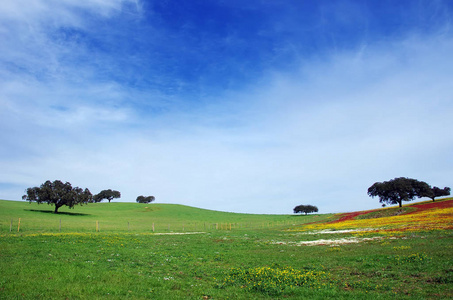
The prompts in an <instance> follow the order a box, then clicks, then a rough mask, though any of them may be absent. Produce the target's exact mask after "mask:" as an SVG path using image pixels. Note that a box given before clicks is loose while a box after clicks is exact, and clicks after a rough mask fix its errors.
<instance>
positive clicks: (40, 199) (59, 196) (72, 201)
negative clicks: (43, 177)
mask: <svg viewBox="0 0 453 300" xmlns="http://www.w3.org/2000/svg"><path fill="white" fill-rule="evenodd" d="M26 193H27V194H26V195H23V196H22V199H23V200H27V201H30V202H33V201H34V202H37V203H38V204H41V203H47V204H49V205H55V210H54V213H56V214H57V213H58V209H59V208H60V207H62V206H63V205H66V206H69V207H70V208H74V205H79V204H80V205H82V204H86V203H88V202H91V201H92V199H93V195H92V194H91V192H90V190H88V189H85V190H83V189H81V188H79V187H74V188H73V187H72V186H71V184H70V183H69V182H66V183H63V182H61V181H60V180H55V181H54V182H51V181H50V180H47V181H46V182H44V183H43V184H41V186H40V187H32V188H28V189H27V190H26Z"/></svg>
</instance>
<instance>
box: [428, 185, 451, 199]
mask: <svg viewBox="0 0 453 300" xmlns="http://www.w3.org/2000/svg"><path fill="white" fill-rule="evenodd" d="M450 191H451V189H450V188H449V187H444V188H443V189H441V188H438V187H437V186H435V187H433V188H432V189H431V193H430V195H429V196H428V197H429V198H431V199H432V200H433V201H434V198H436V197H442V196H449V195H450Z"/></svg>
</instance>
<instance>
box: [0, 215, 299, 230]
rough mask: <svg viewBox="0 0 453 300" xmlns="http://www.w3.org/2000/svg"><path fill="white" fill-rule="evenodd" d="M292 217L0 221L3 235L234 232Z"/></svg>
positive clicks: (287, 222)
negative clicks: (250, 220)
mask: <svg viewBox="0 0 453 300" xmlns="http://www.w3.org/2000/svg"><path fill="white" fill-rule="evenodd" d="M292 223H293V222H291V220H284V221H274V222H216V223H214V222H208V221H207V222H203V221H196V222H182V221H169V222H165V221H159V220H156V221H155V222H152V221H150V222H135V221H114V220H103V219H99V220H84V221H80V220H63V219H58V220H55V219H53V220H42V221H40V222H37V221H36V220H35V219H27V218H10V219H7V220H5V219H3V220H0V234H17V233H40V232H42V233H46V232H52V233H53V232H106V233H109V232H110V233H120V232H150V233H165V232H209V231H218V230H224V231H232V230H251V229H265V228H277V227H278V228H282V227H288V226H292V225H295V224H292Z"/></svg>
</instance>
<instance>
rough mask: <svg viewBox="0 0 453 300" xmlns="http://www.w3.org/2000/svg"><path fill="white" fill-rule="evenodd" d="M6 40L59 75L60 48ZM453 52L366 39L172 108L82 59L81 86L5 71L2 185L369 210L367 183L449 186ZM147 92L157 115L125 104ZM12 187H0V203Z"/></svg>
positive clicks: (442, 40)
mask: <svg viewBox="0 0 453 300" xmlns="http://www.w3.org/2000/svg"><path fill="white" fill-rule="evenodd" d="M5 3H6V4H2V5H0V17H1V16H2V14H3V15H5V14H8V16H13V17H14V18H16V19H17V20H19V19H24V18H28V19H29V20H31V21H32V20H39V18H42V17H43V16H44V15H47V12H48V10H49V9H50V8H51V7H52V6H51V5H50V4H48V2H44V1H34V2H31V4H30V5H31V6H32V7H33V6H34V8H33V10H30V12H27V10H23V11H22V10H20V13H19V12H18V13H17V14H19V15H17V16H14V14H15V13H14V11H15V10H16V9H17V6H16V5H18V4H14V3H13V2H5ZM52 3H53V4H54V5H55V6H56V7H57V11H60V12H62V14H61V16H65V11H66V7H69V6H72V7H74V6H77V5H84V7H80V8H81V9H84V10H85V9H88V10H89V11H92V12H96V11H98V10H99V11H100V13H101V14H102V15H110V14H114V13H115V11H116V10H117V9H120V8H121V7H122V6H121V5H122V4H121V1H117V2H107V1H105V2H104V1H91V2H86V3H85V4H76V2H64V3H65V4H61V5H60V4H57V2H52ZM58 3H59V2H58ZM77 3H79V2H77ZM112 3H113V4H112ZM8 5H9V6H8ZM31 11H33V15H30V14H32V12H31ZM66 13H67V14H72V15H71V16H69V17H67V18H66V17H65V18H63V17H62V19H61V20H59V19H58V20H57V21H55V22H58V26H63V25H65V23H64V22H68V23H67V24H66V25H68V26H69V25H70V26H83V25H82V24H81V23H82V22H84V21H82V19H79V16H78V14H77V13H74V11H73V10H72V9H71V10H67V12H66ZM11 18H12V17H11ZM55 18H57V17H55ZM58 18H60V17H58ZM63 19H64V20H63ZM65 20H67V21H65ZM31 21H30V22H31ZM38 23H39V22H38V21H36V22H35V24H38ZM2 24H3V25H4V24H5V23H2ZM2 28H3V29H4V28H5V27H2ZM38 33H39V32H38ZM6 35H7V36H8V34H6ZM32 36H35V37H36V39H37V40H35V42H33V38H32ZM9 38H10V39H11V40H12V41H16V42H17V43H19V44H20V45H18V46H17V49H21V51H19V53H18V54H17V56H14V55H16V54H14V53H12V52H14V51H12V50H11V49H14V48H15V47H16V46H14V47H1V46H0V51H2V52H1V53H2V54H6V55H7V56H8V58H9V60H10V61H17V60H21V61H23V64H24V65H26V66H29V68H27V70H40V68H48V65H49V64H52V63H55V69H54V70H57V69H58V66H59V64H60V63H62V62H61V53H64V52H65V51H68V49H67V48H65V47H63V48H61V49H60V48H59V46H58V45H56V44H55V43H50V44H49V47H50V48H49V53H48V55H46V54H42V53H45V51H44V52H40V53H41V54H40V55H37V56H36V55H34V54H33V53H31V54H30V53H28V52H29V50H31V48H28V47H25V46H24V45H25V44H26V43H25V42H23V41H17V40H16V39H13V37H12V36H9ZM25 39H26V40H27V41H32V43H31V46H30V47H37V46H42V45H47V42H48V40H47V36H46V34H44V33H42V35H39V34H38V35H34V33H33V34H32V33H30V35H28V36H25ZM21 47H23V48H21ZM69 49H73V48H69ZM8 51H11V52H8ZM452 52H453V40H452V39H451V37H449V36H437V37H425V36H419V37H417V36H414V37H411V38H408V39H407V40H404V41H397V42H392V43H386V44H384V43H382V44H378V43H377V44H374V45H366V47H365V46H363V47H361V48H359V49H358V50H357V51H356V52H343V53H336V54H332V56H330V57H325V58H324V60H322V61H321V60H319V61H310V62H305V63H303V64H302V65H301V68H300V71H299V72H297V73H292V74H286V73H285V74H270V75H269V77H268V78H269V79H268V81H267V82H266V84H257V85H256V86H254V87H251V88H250V89H249V90H246V91H243V92H236V93H234V94H233V93H230V94H226V93H225V94H223V95H221V96H222V97H223V98H222V101H215V100H216V99H213V104H210V105H206V106H205V107H201V108H200V107H198V108H196V109H195V108H191V109H187V106H185V107H183V108H180V107H178V106H177V105H175V103H176V104H177V103H183V102H184V99H170V100H169V102H171V105H170V106H165V105H162V106H160V105H161V103H162V101H161V100H160V99H161V97H162V96H161V95H159V94H158V93H153V92H148V91H145V92H144V91H142V90H135V89H134V88H131V87H125V86H123V85H121V84H118V83H114V82H113V81H97V80H91V78H92V77H90V76H85V75H86V74H90V72H91V69H90V66H89V65H88V66H87V65H82V66H80V67H79V68H78V70H77V71H78V72H80V74H81V76H80V79H79V80H78V81H77V80H74V78H75V77H76V76H69V77H68V75H67V71H65V72H62V73H59V72H53V73H52V72H51V73H52V74H53V76H54V78H56V79H57V80H54V81H53V80H39V78H38V79H36V77H35V76H34V75H36V74H28V73H27V72H13V71H12V70H7V71H3V72H2V73H0V76H2V78H8V80H4V81H3V83H1V85H0V105H1V106H2V110H1V111H0V125H1V126H2V128H7V129H8V130H4V131H3V132H2V133H1V134H0V137H1V138H2V141H3V144H2V145H1V146H0V153H1V154H2V157H1V158H0V168H1V169H2V170H3V171H2V173H1V174H0V182H4V183H11V184H14V185H15V186H23V188H24V189H25V188H26V187H29V186H35V185H39V184H41V183H42V182H44V181H45V180H47V179H50V180H54V179H60V180H64V181H70V182H71V183H72V184H74V185H77V186H81V187H88V188H90V189H91V190H92V191H93V192H95V193H96V192H98V191H100V190H101V189H105V188H113V189H117V190H120V191H121V192H122V195H123V197H122V200H123V201H134V200H135V198H136V197H137V196H138V195H141V194H143V195H154V196H156V200H157V201H158V202H166V203H168V202H172V203H181V204H187V205H192V206H199V207H203V208H210V209H217V210H226V211H237V212H257V213H259V212H262V213H291V212H292V208H293V207H294V206H296V205H298V204H304V203H305V204H308V203H310V204H314V205H317V206H318V207H319V208H320V212H336V211H350V210H356V209H367V208H373V207H378V206H379V203H378V201H377V200H376V199H371V198H369V197H368V196H367V195H366V190H367V188H368V187H369V186H370V185H372V184H373V183H374V182H375V181H383V180H388V179H391V178H394V177H399V176H408V177H414V178H417V179H420V180H425V181H427V182H428V183H429V184H432V185H438V186H451V183H449V182H448V179H449V178H452V173H451V170H452V167H453V162H452V161H451V158H450V156H451V152H452V150H453V138H452V137H451V134H450V133H449V131H450V130H449V129H450V127H451V126H450V123H449V122H450V119H451V116H453V107H452V103H453V101H452V100H453V99H452V98H453V94H452V91H451V87H450V86H451V78H452V77H453V74H452V71H451V70H453V62H452V61H451V60H450V56H451V54H450V53H452ZM53 58H55V59H53ZM66 66H67V65H66V64H63V68H64V67H66ZM68 69H69V70H74V68H72V66H71V67H70V68H68ZM7 75H12V76H11V77H9V76H7ZM68 78H69V79H68ZM62 99H64V100H62ZM130 99H133V102H129V100H130ZM150 99H151V100H153V101H151V102H153V103H155V102H158V103H157V104H153V105H151V107H152V108H153V109H154V108H156V112H154V110H153V109H149V107H148V110H146V111H141V109H142V107H144V105H140V106H134V104H136V103H144V102H147V101H150ZM155 99H159V101H157V100H155ZM206 102H208V101H206ZM186 109H187V110H186ZM22 192H23V191H22V190H18V191H17V192H14V191H13V190H11V189H9V190H8V189H3V190H2V193H1V194H0V197H1V198H9V199H19V198H20V196H21V195H22V194H21V193H22Z"/></svg>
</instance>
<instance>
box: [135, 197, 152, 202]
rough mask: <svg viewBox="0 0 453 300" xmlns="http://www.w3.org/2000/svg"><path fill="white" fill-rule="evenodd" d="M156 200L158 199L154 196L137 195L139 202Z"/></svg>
mask: <svg viewBox="0 0 453 300" xmlns="http://www.w3.org/2000/svg"><path fill="white" fill-rule="evenodd" d="M154 200H156V198H155V197H154V196H146V197H145V196H138V197H137V200H136V201H137V202H138V203H151V202H153V201H154Z"/></svg>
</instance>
